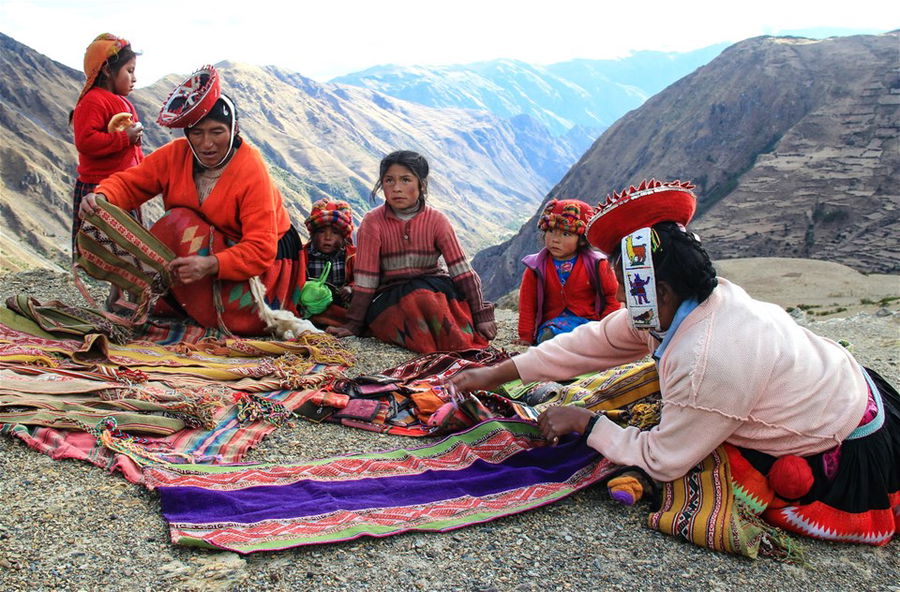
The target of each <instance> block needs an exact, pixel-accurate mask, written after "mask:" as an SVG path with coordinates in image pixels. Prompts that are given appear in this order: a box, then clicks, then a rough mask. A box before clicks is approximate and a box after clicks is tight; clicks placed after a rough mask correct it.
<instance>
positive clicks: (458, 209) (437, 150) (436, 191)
mask: <svg viewBox="0 0 900 592" xmlns="http://www.w3.org/2000/svg"><path fill="white" fill-rule="evenodd" d="M0 48H2V54H0V66H2V70H0V71H2V72H3V74H2V75H0V97H2V99H3V100H2V103H0V133H2V135H3V139H4V141H3V143H2V146H0V180H2V189H3V190H2V194H0V264H2V267H3V269H4V270H6V269H17V268H20V267H23V266H27V265H31V264H33V263H34V262H36V261H44V262H46V261H52V262H54V263H56V264H65V263H66V261H67V260H68V257H69V254H68V249H69V231H68V228H69V224H70V221H69V220H70V216H71V188H72V185H73V183H74V173H75V163H76V161H77V154H76V152H75V149H74V146H73V144H72V135H71V128H69V127H68V125H67V116H68V112H69V110H70V109H71V108H72V106H73V104H74V101H75V98H76V97H77V95H78V92H79V89H80V87H81V80H82V79H83V75H82V74H81V73H80V72H77V71H75V70H72V69H70V68H66V67H65V66H62V65H60V64H58V63H56V62H54V61H52V60H50V59H48V58H46V57H45V56H42V55H40V54H38V53H37V52H35V51H33V50H31V49H29V48H28V47H26V46H24V45H22V44H20V43H18V42H16V41H15V40H13V39H11V38H9V37H7V36H3V35H0ZM139 68H140V62H139V63H138V69H139ZM218 69H219V70H220V73H221V75H222V78H223V89H224V90H225V92H227V93H229V94H230V95H231V96H232V97H233V98H234V99H235V100H236V102H237V105H238V111H239V115H240V125H241V129H242V133H243V135H244V137H245V138H247V139H248V141H249V142H250V143H251V144H253V145H255V146H257V147H259V148H260V150H261V151H262V152H263V154H264V156H265V158H266V160H267V162H268V164H269V166H270V170H271V172H272V175H273V177H274V178H275V179H276V182H277V183H278V185H279V187H280V188H281V189H282V191H283V193H284V196H285V199H286V201H287V203H288V208H289V210H290V212H291V215H292V217H293V219H294V221H295V224H297V225H298V227H301V228H302V219H303V217H304V216H305V213H306V212H307V211H308V209H309V205H310V204H311V202H312V201H313V200H315V199H318V198H320V197H324V196H330V197H335V198H343V199H347V200H349V201H350V202H351V203H352V204H353V205H354V208H355V210H356V212H357V216H358V217H361V216H362V214H363V213H364V212H365V211H366V210H367V209H369V208H370V207H371V203H370V202H369V190H370V188H371V187H372V184H373V182H374V181H375V177H376V175H377V167H378V161H379V160H380V159H381V157H382V156H384V154H386V153H388V152H390V151H393V150H396V149H401V148H409V149H414V150H419V151H421V152H422V153H424V154H425V155H426V156H427V157H428V158H429V160H430V162H431V165H432V171H433V173H432V179H431V185H430V199H431V200H432V203H433V204H435V205H436V206H437V207H438V208H440V209H442V210H443V211H444V212H445V213H447V214H448V215H449V216H450V217H451V218H452V219H453V221H454V223H455V225H456V228H457V230H458V232H459V234H460V238H461V240H462V242H463V244H464V246H465V247H466V249H467V251H468V252H469V253H475V252H476V251H477V250H478V249H479V248H482V247H484V246H487V245H490V244H494V243H496V241H497V239H498V237H503V236H509V235H510V234H511V233H512V232H513V231H514V230H515V229H516V228H517V227H518V226H519V225H520V224H521V222H522V219H523V217H524V215H526V212H529V211H531V210H532V209H533V208H534V207H535V205H536V204H537V202H538V201H539V200H540V198H541V196H542V195H544V194H545V193H546V191H547V190H548V188H549V187H551V186H552V184H553V183H554V182H555V181H556V180H558V178H559V176H560V175H561V173H562V172H563V171H564V170H565V168H564V164H563V163H564V162H570V161H571V160H574V158H575V155H574V154H572V153H571V152H566V149H565V147H562V146H560V145H559V143H557V142H556V140H555V139H554V138H553V137H551V136H550V135H549V134H548V133H547V132H546V130H544V129H543V128H541V127H540V126H535V125H533V122H532V121H529V120H528V119H527V118H526V119H521V120H516V121H508V120H504V119H501V118H499V117H497V116H495V115H492V114H490V113H484V112H474V111H466V110H461V109H434V108H430V107H425V106H423V105H419V104H415V103H410V102H407V101H402V100H399V99H396V98H393V97H388V96H385V95H382V94H380V93H378V92H375V91H372V90H367V89H361V88H357V87H350V86H340V85H335V84H319V83H316V82H314V81H312V80H310V79H307V78H304V77H302V76H300V75H299V74H295V73H291V72H285V71H283V70H279V69H277V68H258V67H253V66H246V65H241V64H234V63H230V62H223V63H221V64H218ZM139 72H140V70H138V73H139ZM179 79H180V76H176V75H172V76H169V77H167V78H166V79H164V80H161V81H159V82H157V83H156V84H154V85H153V86H151V87H148V88H144V89H140V90H138V91H136V92H135V93H133V94H132V95H131V96H130V98H131V99H132V100H133V102H134V103H135V105H136V107H137V109H138V112H139V113H140V115H141V119H142V120H143V122H144V125H145V128H146V132H145V152H146V151H150V150H152V149H153V148H155V147H158V146H160V145H162V144H163V143H164V142H167V141H169V140H170V139H172V138H174V137H178V136H179V135H180V134H181V132H180V131H177V130H176V131H171V130H166V129H162V128H159V127H158V126H157V125H156V124H155V121H154V120H155V118H156V114H157V113H158V110H159V106H160V105H161V103H162V102H163V100H164V98H165V97H166V96H167V93H168V92H169V91H170V90H171V88H172V86H173V85H174V83H175V82H176V81H178V80H179ZM553 162H556V163H557V164H556V166H555V168H554V165H553V164H552V163H553ZM548 163H549V164H548ZM157 211H158V207H157Z"/></svg>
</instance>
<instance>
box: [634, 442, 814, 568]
mask: <svg viewBox="0 0 900 592" xmlns="http://www.w3.org/2000/svg"><path fill="white" fill-rule="evenodd" d="M727 448H728V445H725V446H720V447H719V448H717V449H716V450H715V451H713V453H712V454H710V455H709V456H708V457H706V458H705V459H704V460H703V461H702V462H701V463H700V464H698V465H697V466H696V467H694V468H693V469H691V470H690V471H689V472H688V474H687V475H685V476H684V477H682V478H681V479H678V480H677V481H672V482H670V483H665V484H663V493H662V505H661V506H660V509H659V511H657V512H653V513H651V514H650V516H649V517H648V519H647V524H648V526H650V528H652V529H654V530H658V531H660V532H663V533H665V534H670V535H673V536H675V537H678V538H680V539H683V540H686V541H688V542H690V543H694V544H695V545H698V546H700V547H706V548H707V549H713V550H715V551H724V552H726V553H734V554H739V555H746V556H747V557H752V558H757V557H772V558H778V559H787V560H789V561H798V560H801V559H802V556H803V550H802V548H801V547H800V545H799V544H798V543H796V542H795V541H794V540H793V539H791V537H790V536H788V535H787V534H786V533H784V532H783V531H780V530H779V529H777V528H775V527H773V526H770V525H768V524H766V523H765V522H763V520H762V518H760V517H759V513H760V509H759V508H754V507H753V506H752V505H751V504H748V503H747V501H746V499H745V498H744V497H738V496H736V495H735V488H736V487H737V486H738V484H737V483H735V482H734V481H733V479H732V475H731V464H730V462H729V453H728V450H727ZM731 448H733V447H731Z"/></svg>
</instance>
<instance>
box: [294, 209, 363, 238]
mask: <svg viewBox="0 0 900 592" xmlns="http://www.w3.org/2000/svg"><path fill="white" fill-rule="evenodd" d="M305 224H306V229H307V230H309V233H310V234H312V233H314V232H315V231H317V230H321V229H322V228H325V227H326V226H331V227H333V228H334V229H335V230H337V231H338V232H339V233H341V235H342V236H343V237H344V238H345V239H346V238H350V235H351V234H353V211H352V210H351V209H350V204H348V203H347V202H345V201H341V200H335V201H331V200H329V199H320V200H319V201H317V202H315V203H314V204H313V205H312V209H310V211H309V216H308V217H307V218H306V220H305Z"/></svg>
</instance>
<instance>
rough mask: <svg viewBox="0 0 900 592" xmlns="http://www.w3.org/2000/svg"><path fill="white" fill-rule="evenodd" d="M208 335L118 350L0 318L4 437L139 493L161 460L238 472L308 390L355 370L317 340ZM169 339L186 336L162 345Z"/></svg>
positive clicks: (345, 355)
mask: <svg viewBox="0 0 900 592" xmlns="http://www.w3.org/2000/svg"><path fill="white" fill-rule="evenodd" d="M204 334H205V333H192V336H193V337H194V338H196V339H197V340H198V341H197V342H195V343H186V342H182V343H178V344H177V345H158V344H154V343H149V342H130V343H127V344H124V345H114V344H110V343H109V342H108V340H106V339H105V337H103V336H101V335H96V334H91V335H88V336H85V337H84V338H83V339H81V340H79V339H60V338H58V337H56V336H54V335H51V334H49V333H47V332H45V331H43V330H42V329H41V328H40V327H39V326H38V325H36V324H35V323H34V322H33V321H32V320H31V319H29V318H27V317H24V316H21V315H17V314H15V313H14V312H13V311H11V310H9V309H7V308H5V307H0V408H2V409H3V411H2V412H0V424H3V425H2V426H0V433H3V434H9V435H12V436H14V437H17V438H20V439H21V440H23V441H24V442H26V443H27V444H28V445H29V446H31V447H32V448H35V449H36V450H39V451H41V452H43V453H45V454H48V455H49V456H51V457H53V458H73V459H80V460H86V461H89V462H91V463H93V464H95V465H98V466H100V467H104V468H106V469H108V470H111V471H112V470H117V471H121V472H123V473H124V475H125V477H126V478H127V479H129V480H132V481H137V482H139V481H141V480H142V478H143V477H142V475H141V471H140V467H141V466H142V465H144V464H146V463H147V462H156V461H158V460H159V459H164V460H165V459H168V460H172V461H177V462H239V461H240V460H241V459H242V458H243V456H244V455H245V454H246V452H247V451H248V450H249V449H250V448H251V447H253V446H254V445H256V444H257V443H258V442H259V441H260V440H261V439H262V437H263V436H265V434H267V433H269V432H270V431H272V430H273V429H275V427H276V425H275V424H274V423H272V420H273V419H275V418H277V417H281V418H283V417H284V416H285V415H286V414H287V413H289V412H290V411H293V410H294V409H296V408H298V407H299V406H300V405H302V404H303V403H304V402H305V400H306V399H307V398H309V397H310V396H311V395H312V393H311V391H309V390H307V389H309V388H314V387H316V386H318V385H319V384H320V383H321V382H323V381H325V380H327V379H328V378H329V377H330V376H331V375H332V374H334V373H336V372H338V371H339V370H340V369H341V368H342V366H343V365H346V364H349V363H352V356H351V355H350V354H349V352H347V351H346V350H343V349H342V348H341V347H340V346H339V343H338V342H337V341H336V340H335V339H333V338H331V337H328V336H325V335H321V334H315V335H313V334H305V335H303V336H301V338H300V340H298V341H296V342H275V341H257V340H250V339H226V340H203V339H200V338H201V337H203V335H204ZM173 335H184V332H182V331H178V330H176V329H175V328H174V327H169V330H168V331H163V332H162V333H161V334H160V336H162V337H165V338H166V339H169V338H171V337H172V336H173ZM123 368H126V369H125V370H123ZM10 371H12V372H10ZM13 372H14V373H13ZM284 389H287V390H284ZM106 419H112V420H115V428H116V429H115V430H106V432H108V433H103V434H102V435H103V437H104V438H98V436H97V434H94V433H89V431H90V430H99V431H100V432H103V430H102V429H100V428H98V426H99V425H100V424H101V423H103V421H104V420H106ZM26 422H27V424H29V425H25V423H26ZM46 426H53V427H46ZM58 428H68V429H58ZM113 432H115V433H113ZM119 432H121V434H119ZM117 434H118V435H117ZM148 434H153V435H156V436H160V435H165V437H146V436H147V435H148ZM136 436H140V437H136Z"/></svg>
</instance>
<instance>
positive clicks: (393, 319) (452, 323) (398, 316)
mask: <svg viewBox="0 0 900 592" xmlns="http://www.w3.org/2000/svg"><path fill="white" fill-rule="evenodd" d="M366 324H367V325H368V327H369V331H370V332H371V333H372V335H374V336H375V337H377V338H378V339H381V340H382V341H386V342H388V343H395V344H397V345H399V346H401V347H405V348H406V349H409V350H412V351H415V352H419V353H423V354H427V353H432V352H437V351H444V352H447V351H459V350H464V349H472V348H484V347H487V345H488V342H487V340H486V339H485V338H484V337H482V336H481V335H480V334H479V333H478V332H477V331H476V330H475V323H474V322H473V320H472V312H471V309H470V308H469V303H468V302H467V301H466V299H465V297H464V296H463V295H462V294H461V293H460V292H459V291H458V290H457V289H456V286H455V285H454V284H453V280H451V279H450V277H448V276H423V277H417V278H413V279H411V280H408V281H405V282H402V283H397V284H393V285H391V286H388V287H386V288H383V289H382V290H381V291H380V292H379V293H378V294H376V295H375V298H374V299H373V300H372V303H371V304H370V305H369V310H368V311H367V312H366Z"/></svg>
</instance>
